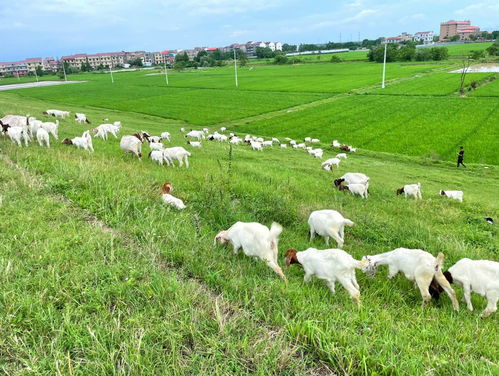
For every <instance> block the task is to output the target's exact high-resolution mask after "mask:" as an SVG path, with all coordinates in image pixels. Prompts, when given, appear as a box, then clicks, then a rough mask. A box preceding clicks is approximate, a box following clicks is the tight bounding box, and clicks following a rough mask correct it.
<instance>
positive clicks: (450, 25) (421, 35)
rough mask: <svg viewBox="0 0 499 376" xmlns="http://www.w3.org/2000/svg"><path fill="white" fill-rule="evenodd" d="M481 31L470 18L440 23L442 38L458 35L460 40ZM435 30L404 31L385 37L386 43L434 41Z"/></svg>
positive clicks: (428, 42)
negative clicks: (394, 35) (412, 32)
mask: <svg viewBox="0 0 499 376" xmlns="http://www.w3.org/2000/svg"><path fill="white" fill-rule="evenodd" d="M479 33H480V28H479V27H478V26H472V25H471V21H470V20H465V21H454V20H451V21H447V22H442V23H441V24H440V35H439V37H440V40H444V39H447V40H448V39H451V38H452V37H454V36H456V35H457V36H458V37H459V40H467V39H470V36H471V35H478V34H479ZM434 36H435V35H434V34H433V31H419V32H417V33H416V34H414V35H411V34H408V33H402V34H400V35H398V36H396V37H388V38H385V41H386V43H401V42H407V41H414V42H422V43H424V44H431V43H433V38H434Z"/></svg>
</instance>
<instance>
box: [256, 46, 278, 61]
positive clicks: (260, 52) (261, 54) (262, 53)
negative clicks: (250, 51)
mask: <svg viewBox="0 0 499 376" xmlns="http://www.w3.org/2000/svg"><path fill="white" fill-rule="evenodd" d="M255 52H256V57H257V58H258V59H268V58H272V57H274V56H275V53H274V51H272V50H271V49H270V48H268V47H257V48H256V51H255Z"/></svg>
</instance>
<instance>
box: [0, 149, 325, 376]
mask: <svg viewBox="0 0 499 376" xmlns="http://www.w3.org/2000/svg"><path fill="white" fill-rule="evenodd" d="M0 162H3V164H4V166H6V167H7V168H11V169H13V170H15V171H16V172H17V173H18V174H19V176H20V177H21V178H22V180H24V182H25V183H26V184H27V185H28V187H30V188H32V189H42V188H46V187H47V185H46V184H45V183H44V182H43V179H42V178H39V177H37V176H35V175H34V174H32V173H31V172H30V171H29V170H28V169H26V168H24V167H21V166H19V165H18V164H16V163H15V162H14V161H12V160H11V159H10V158H9V157H8V156H7V155H5V154H0ZM48 195H49V197H50V198H51V199H53V200H55V201H57V202H60V203H62V204H64V205H66V206H67V207H68V209H69V210H70V211H72V212H73V213H74V214H75V215H76V216H79V217H80V218H83V219H84V220H85V221H86V222H87V223H89V224H90V225H91V226H93V227H95V228H97V229H99V230H100V231H104V232H107V233H109V234H111V235H112V236H113V237H115V238H118V239H120V240H122V241H123V244H125V245H126V247H127V248H129V249H130V250H131V251H133V252H137V253H142V254H143V255H145V256H146V259H148V260H149V262H150V264H151V265H155V266H156V267H157V268H159V269H160V270H162V271H164V272H165V273H173V274H174V275H175V276H176V277H177V279H179V280H181V281H182V280H183V281H186V282H189V283H192V284H195V285H196V287H197V288H198V289H199V291H202V292H203V293H204V294H206V295H207V296H208V297H209V299H210V300H211V301H213V302H214V303H213V304H214V312H213V319H214V320H216V321H217V324H218V327H219V328H220V330H222V329H223V328H224V327H225V326H226V325H227V324H228V323H229V322H233V320H244V321H250V322H257V324H258V326H259V327H261V328H264V330H263V332H262V333H260V334H259V335H258V336H255V337H252V342H253V344H258V343H261V342H267V343H269V344H271V343H273V342H274V341H276V340H277V338H279V339H280V340H283V338H284V341H285V342H286V343H287V346H286V347H284V348H282V349H281V354H282V356H283V359H286V358H288V357H293V358H300V359H301V361H300V363H302V365H304V368H305V369H306V374H307V375H312V376H313V375H316V376H319V375H334V372H333V371H332V370H331V369H330V368H329V367H328V366H327V365H326V364H325V363H323V362H322V361H320V360H318V359H316V357H315V356H313V354H309V353H306V352H304V351H305V350H304V348H303V347H302V346H301V345H299V344H297V343H295V342H291V341H289V340H288V339H287V334H286V332H284V331H283V330H282V329H281V328H279V327H272V326H269V325H268V324H267V323H266V322H264V321H262V320H260V319H257V318H255V317H254V316H253V315H252V314H251V313H250V312H249V311H247V310H245V309H244V308H241V307H239V306H238V305H237V303H234V302H230V301H228V300H226V299H225V298H224V297H223V295H222V294H218V293H217V292H215V291H213V290H212V289H210V288H209V287H207V286H206V285H205V284H204V283H203V282H202V281H201V280H200V279H199V278H196V277H195V276H193V275H191V274H189V273H188V272H186V271H185V270H183V269H181V268H179V267H178V265H175V264H174V263H171V262H170V261H169V260H167V259H166V258H165V257H164V256H163V255H162V254H161V253H160V252H159V250H158V249H156V248H152V247H150V246H148V245H147V244H141V243H139V242H138V241H137V240H135V239H134V238H133V237H131V236H129V235H128V234H126V233H123V232H121V231H119V230H116V229H114V228H113V227H111V226H109V225H108V224H107V223H105V222H104V221H102V220H100V219H99V218H97V217H96V216H94V215H93V214H91V213H89V212H87V211H86V210H84V209H83V208H81V207H79V206H78V205H76V204H75V203H74V202H72V201H71V200H70V199H68V198H67V197H66V196H64V195H61V194H58V193H54V192H50V193H48Z"/></svg>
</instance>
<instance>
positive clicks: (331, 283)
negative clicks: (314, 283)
mask: <svg viewBox="0 0 499 376" xmlns="http://www.w3.org/2000/svg"><path fill="white" fill-rule="evenodd" d="M327 287H329V290H331V292H332V293H333V294H335V293H336V283H335V281H333V280H328V281H327Z"/></svg>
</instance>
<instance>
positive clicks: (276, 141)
mask: <svg viewBox="0 0 499 376" xmlns="http://www.w3.org/2000/svg"><path fill="white" fill-rule="evenodd" d="M272 142H275V143H276V144H280V143H281V141H279V139H278V138H275V137H272Z"/></svg>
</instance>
